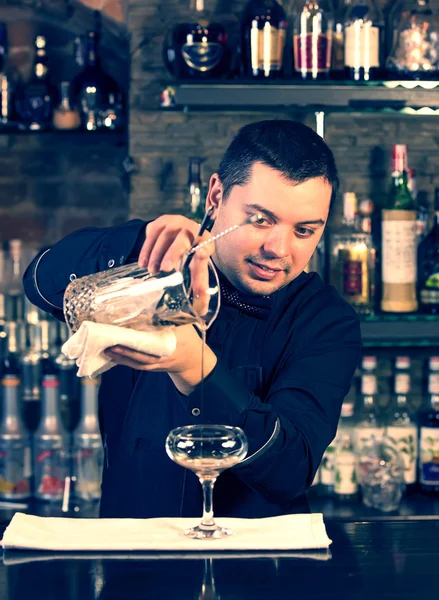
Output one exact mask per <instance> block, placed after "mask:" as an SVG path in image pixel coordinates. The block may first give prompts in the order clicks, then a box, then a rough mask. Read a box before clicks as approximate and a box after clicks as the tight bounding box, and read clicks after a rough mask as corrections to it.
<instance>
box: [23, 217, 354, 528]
mask: <svg viewBox="0 0 439 600" xmlns="http://www.w3.org/2000/svg"><path fill="white" fill-rule="evenodd" d="M144 232H145V223H144V222H142V221H139V220H134V221H130V222H129V223H126V224H124V225H120V226H117V227H112V228H106V229H98V228H87V229H82V230H79V231H77V232H75V233H72V234H70V235H68V236H67V237H65V238H64V239H62V240H61V241H60V242H58V243H57V244H55V245H54V246H53V247H52V248H51V249H50V250H48V251H46V252H45V253H44V254H40V255H39V256H37V257H36V258H35V259H34V261H33V262H32V263H31V265H30V266H29V267H28V269H27V271H26V273H25V275H24V280H23V281H24V286H25V291H26V294H27V296H28V298H29V299H30V301H31V302H33V303H34V304H36V305H37V306H39V307H40V308H42V309H43V310H45V311H47V312H50V313H51V314H53V315H54V316H56V317H58V318H61V319H62V318H63V317H62V306H63V295H64V291H65V289H66V287H67V285H68V284H69V282H70V281H71V280H72V279H74V278H75V277H81V276H84V275H88V274H91V273H94V272H97V271H102V270H104V269H107V268H111V267H112V266H119V265H122V264H125V263H127V262H133V261H135V260H136V259H137V257H138V254H139V251H140V248H141V246H142V243H143V241H144V239H145V238H144ZM207 343H208V345H209V346H210V347H211V348H212V350H213V351H214V352H215V354H216V355H217V357H218V363H217V365H216V367H215V368H214V370H213V371H212V373H211V374H210V375H209V376H208V377H207V378H206V380H205V383H204V399H203V402H201V386H198V387H197V388H196V389H195V390H194V391H193V392H192V393H191V394H190V395H189V396H183V395H182V394H180V393H179V392H178V391H177V389H176V388H175V386H174V384H173V383H172V381H171V379H170V377H169V376H168V374H167V373H148V372H146V371H136V370H133V369H130V368H127V367H123V366H117V367H114V368H112V369H110V370H109V371H107V372H106V373H104V374H103V375H102V383H101V387H100V391H99V417H100V425H101V432H102V437H103V442H104V448H105V465H104V473H103V482H102V499H101V516H103V517H161V516H168V517H177V516H183V517H185V516H186V517H187V516H194V517H199V516H200V515H201V512H202V496H201V486H200V484H199V483H198V480H197V478H196V476H195V475H194V474H193V473H192V472H190V471H188V470H187V469H184V468H182V467H180V466H178V465H177V464H175V463H174V462H172V461H171V460H170V459H169V458H168V456H167V455H166V452H165V439H166V436H167V434H168V433H169V431H170V430H171V429H173V428H174V427H178V426H180V425H187V424H192V423H222V424H230V425H238V426H240V427H242V428H243V429H244V431H245V433H246V435H247V438H248V440H249V452H248V455H247V456H248V458H246V460H244V461H243V462H242V463H241V464H239V465H238V466H236V467H234V468H233V469H231V470H229V471H225V472H224V473H223V474H222V475H221V476H220V477H219V479H218V481H217V483H216V485H215V492H214V494H215V495H214V508H215V514H216V515H217V516H236V517H267V516H274V515H280V514H286V513H291V512H302V511H306V510H308V509H307V503H306V499H305V495H304V494H305V492H306V490H307V488H308V487H309V486H310V485H311V483H312V481H313V478H314V475H315V473H316V471H317V468H318V466H319V464H320V461H321V458H322V456H323V453H324V451H325V449H326V447H327V446H328V445H329V443H330V442H331V440H332V439H333V438H334V436H335V433H336V429H337V423H338V420H339V417H340V411H341V405H342V402H343V399H344V397H345V396H346V394H347V392H348V390H349V387H350V385H351V379H352V376H353V374H354V371H355V368H356V365H357V363H358V360H359V357H360V352H361V338H360V327H359V320H358V317H357V315H356V313H355V311H354V310H353V309H352V307H351V306H349V304H347V303H346V302H345V301H344V300H342V299H341V298H340V296H339V295H338V294H337V292H336V291H335V289H334V288H333V287H331V286H325V285H324V284H323V283H322V281H321V279H320V278H319V277H318V275H316V274H315V273H312V274H306V273H302V274H301V275H299V276H298V277H297V278H296V279H295V280H294V281H293V282H291V283H290V284H289V285H288V286H286V287H284V288H283V289H281V290H279V291H278V292H276V293H275V294H273V296H272V305H271V308H270V311H269V314H268V318H265V319H262V318H257V317H255V316H253V315H251V314H247V313H246V312H243V311H242V310H241V309H240V308H238V307H234V306H230V305H223V306H221V309H220V312H219V315H218V317H217V319H216V321H215V322H214V323H213V325H212V326H211V328H210V329H209V330H208V333H207ZM200 411H201V412H200Z"/></svg>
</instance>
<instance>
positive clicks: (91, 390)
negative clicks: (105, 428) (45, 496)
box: [73, 377, 104, 501]
mask: <svg viewBox="0 0 439 600" xmlns="http://www.w3.org/2000/svg"><path fill="white" fill-rule="evenodd" d="M98 389H99V379H98V378H95V379H89V378H85V377H84V378H83V379H81V420H80V421H79V424H78V427H77V428H76V429H75V431H74V433H73V469H74V470H73V473H74V476H75V477H76V480H75V496H76V498H78V499H80V500H86V501H87V500H88V501H94V500H99V498H100V496H101V479H102V468H103V464H104V450H103V447H102V439H101V434H100V429H99V421H98Z"/></svg>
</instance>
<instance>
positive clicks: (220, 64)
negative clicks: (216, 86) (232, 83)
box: [164, 0, 230, 79]
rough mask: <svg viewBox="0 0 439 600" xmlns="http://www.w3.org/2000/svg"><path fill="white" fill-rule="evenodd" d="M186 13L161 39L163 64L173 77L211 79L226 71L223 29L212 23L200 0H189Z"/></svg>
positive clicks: (219, 24) (224, 30) (225, 42)
mask: <svg viewBox="0 0 439 600" xmlns="http://www.w3.org/2000/svg"><path fill="white" fill-rule="evenodd" d="M189 11H190V14H189V15H188V18H187V19H185V21H184V22H181V23H178V24H177V25H175V27H174V28H173V29H172V31H171V32H170V33H169V35H168V36H167V37H166V39H165V46H164V56H165V64H166V66H167V68H168V70H169V71H170V73H171V74H172V75H174V77H176V78H177V79H213V78H218V77H222V76H224V75H226V74H227V71H228V69H229V66H230V49H229V47H228V44H227V41H228V36H227V31H226V29H225V28H224V27H223V25H222V24H221V23H216V22H215V19H214V16H213V14H211V11H209V10H208V9H207V8H206V6H205V3H204V0H190V6H189Z"/></svg>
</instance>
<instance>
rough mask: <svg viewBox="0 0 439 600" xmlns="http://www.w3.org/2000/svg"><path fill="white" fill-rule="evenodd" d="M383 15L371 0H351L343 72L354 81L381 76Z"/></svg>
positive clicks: (346, 24) (346, 28) (347, 14)
mask: <svg viewBox="0 0 439 600" xmlns="http://www.w3.org/2000/svg"><path fill="white" fill-rule="evenodd" d="M383 31H384V18H383V15H382V14H381V11H380V9H379V8H378V6H377V5H376V3H375V2H374V0H352V2H351V4H350V6H349V7H348V9H347V11H346V17H345V47H344V60H345V67H346V75H347V77H348V78H349V79H352V80H354V81H370V80H373V79H379V78H380V77H381V55H382V37H383Z"/></svg>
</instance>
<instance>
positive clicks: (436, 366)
mask: <svg viewBox="0 0 439 600" xmlns="http://www.w3.org/2000/svg"><path fill="white" fill-rule="evenodd" d="M429 366H430V371H439V356H430V361H429Z"/></svg>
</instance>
